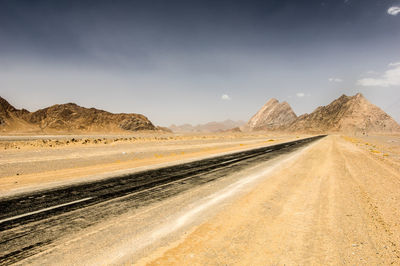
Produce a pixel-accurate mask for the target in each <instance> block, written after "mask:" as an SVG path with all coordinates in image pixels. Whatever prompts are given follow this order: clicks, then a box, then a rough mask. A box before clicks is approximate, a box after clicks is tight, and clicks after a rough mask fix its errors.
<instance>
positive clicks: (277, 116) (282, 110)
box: [243, 99, 297, 131]
mask: <svg viewBox="0 0 400 266" xmlns="http://www.w3.org/2000/svg"><path fill="white" fill-rule="evenodd" d="M296 118H297V116H296V114H295V113H294V112H293V110H292V108H291V107H290V105H289V104H288V103H287V102H282V103H280V102H279V101H278V100H277V99H271V100H269V101H268V102H267V103H266V104H265V105H264V106H263V107H262V108H261V109H260V110H259V111H258V112H257V113H256V114H255V115H254V116H253V117H252V118H251V119H250V120H249V122H247V124H246V125H245V126H244V127H243V130H244V131H255V130H284V129H286V128H287V127H288V126H289V125H290V124H292V123H293V122H294V121H295V120H296Z"/></svg>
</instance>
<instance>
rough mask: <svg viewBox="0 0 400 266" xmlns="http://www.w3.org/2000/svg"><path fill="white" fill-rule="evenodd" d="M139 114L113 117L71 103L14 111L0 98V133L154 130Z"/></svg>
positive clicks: (154, 127)
mask: <svg viewBox="0 0 400 266" xmlns="http://www.w3.org/2000/svg"><path fill="white" fill-rule="evenodd" d="M157 129H158V128H157V127H156V126H154V125H153V123H152V122H151V121H150V120H149V119H147V117H145V116H144V115H141V114H113V113H110V112H106V111H103V110H99V109H95V108H90V109H89V108H85V107H81V106H79V105H76V104H74V103H67V104H56V105H53V106H50V107H47V108H44V109H40V110H38V111H36V112H29V111H27V110H25V109H21V110H19V109H16V108H15V107H14V106H12V105H11V104H10V103H8V102H7V101H6V100H5V99H3V98H2V97H0V132H1V131H3V132H41V133H58V132H66V133H67V132H78V133H79V132H85V133H86V132H103V133H104V132H123V131H138V130H157Z"/></svg>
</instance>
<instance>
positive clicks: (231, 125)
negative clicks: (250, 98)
mask: <svg viewBox="0 0 400 266" xmlns="http://www.w3.org/2000/svg"><path fill="white" fill-rule="evenodd" d="M245 124H246V122H244V121H233V120H230V119H228V120H225V121H222V122H209V123H206V124H199V125H196V126H193V125H191V124H183V125H179V126H177V125H171V126H169V129H170V130H172V131H173V132H176V133H196V132H198V133H206V132H224V131H229V130H234V129H235V128H236V131H237V130H238V128H239V127H242V126H244V125H245ZM239 131H240V130H239Z"/></svg>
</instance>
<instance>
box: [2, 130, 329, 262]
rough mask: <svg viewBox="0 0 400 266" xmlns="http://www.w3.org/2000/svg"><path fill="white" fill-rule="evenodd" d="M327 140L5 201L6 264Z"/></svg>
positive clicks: (11, 198) (3, 227) (166, 168)
mask: <svg viewBox="0 0 400 266" xmlns="http://www.w3.org/2000/svg"><path fill="white" fill-rule="evenodd" d="M322 137H324V136H317V137H312V138H307V139H301V140H296V141H292V142H287V143H282V144H278V145H273V146H268V147H263V148H258V149H253V150H248V151H242V152H236V153H231V154H227V155H223V156H217V157H213V158H208V159H203V160H199V161H194V162H190V163H185V164H180V165H175V166H169V167H164V168H159V169H155V170H150V171H145V172H139V173H135V174H131V175H125V176H120V177H113V178H108V179H104V180H100V181H95V182H88V183H81V184H75V185H71V186H64V187H59V188H53V189H49V190H44V191H36V192H33V193H26V194H21V195H16V196H13V197H7V198H2V199H0V209H1V210H2V212H1V214H0V239H1V240H0V264H1V265H4V264H12V263H15V262H18V261H21V260H23V259H25V258H28V257H30V256H32V255H35V254H38V253H40V252H41V251H44V250H46V249H47V248H48V247H50V246H51V245H52V243H53V242H54V241H55V240H57V239H59V238H60V237H63V236H65V235H68V234H71V233H75V232H77V231H79V230H82V229H84V228H87V227H89V226H92V225H95V224H98V223H100V222H101V221H102V220H104V219H106V218H107V217H110V216H117V215H121V214H123V213H124V212H126V210H127V209H137V208H141V207H143V206H147V205H150V204H151V203H154V202H159V201H162V200H164V199H167V198H170V197H172V196H174V195H177V194H179V193H181V192H183V191H187V190H189V189H191V188H194V187H197V186H200V185H202V184H207V183H209V182H213V181H215V180H218V179H221V178H223V177H226V176H228V175H230V174H232V173H236V172H238V171H241V170H243V169H246V168H248V167H251V166H253V165H257V164H259V163H260V162H264V161H266V160H269V159H271V158H275V157H277V156H279V155H282V154H286V153H290V152H293V151H294V150H296V149H298V148H300V147H303V146H304V145H307V144H309V143H311V142H313V141H315V140H317V139H320V138H322Z"/></svg>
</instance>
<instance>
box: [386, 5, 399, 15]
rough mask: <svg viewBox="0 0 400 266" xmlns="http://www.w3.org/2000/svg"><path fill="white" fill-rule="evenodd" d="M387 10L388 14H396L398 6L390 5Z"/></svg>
mask: <svg viewBox="0 0 400 266" xmlns="http://www.w3.org/2000/svg"><path fill="white" fill-rule="evenodd" d="M387 12H388V14H389V15H392V16H397V14H399V13H400V7H398V6H392V7H390V8H389V9H388V10H387Z"/></svg>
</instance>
